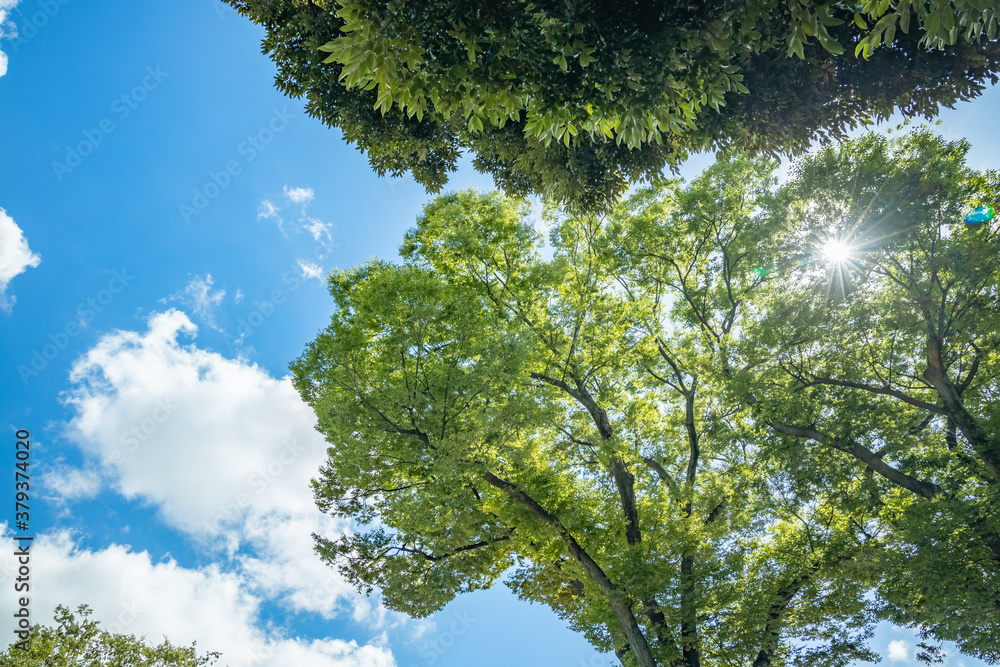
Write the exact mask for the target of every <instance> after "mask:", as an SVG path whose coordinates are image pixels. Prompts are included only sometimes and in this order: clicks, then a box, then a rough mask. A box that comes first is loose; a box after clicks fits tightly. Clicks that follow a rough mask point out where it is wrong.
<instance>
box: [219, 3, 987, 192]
mask: <svg viewBox="0 0 1000 667" xmlns="http://www.w3.org/2000/svg"><path fill="white" fill-rule="evenodd" d="M226 1H227V2H228V3H229V4H231V5H233V6H234V7H235V8H237V9H238V10H239V11H240V12H241V13H242V14H244V15H246V16H248V17H249V18H250V19H252V20H253V21H254V22H256V23H259V24H261V25H262V26H263V27H264V28H265V29H266V31H267V35H266V38H265V39H264V45H263V48H264V51H265V52H267V53H269V54H270V56H271V57H272V59H273V60H274V61H275V63H276V64H277V67H278V73H277V77H276V83H277V86H278V88H279V89H281V90H282V91H283V92H284V93H286V94H288V95H291V96H294V97H299V96H305V97H306V99H307V103H306V105H307V106H306V108H307V110H308V112H309V113H310V114H311V115H313V116H315V117H317V118H319V119H321V120H322V121H323V122H325V123H327V124H328V125H330V126H332V127H336V128H339V129H340V130H341V131H342V132H343V133H344V137H345V138H346V139H347V140H348V141H349V142H352V143H356V144H357V145H358V147H359V148H360V149H361V150H363V151H364V152H365V153H366V154H367V155H368V157H369V159H370V161H371V164H372V166H373V168H375V170H376V171H377V172H378V173H379V174H385V173H390V174H393V175H398V174H402V173H405V172H410V173H412V174H413V176H414V178H416V180H417V181H419V182H420V183H422V184H423V185H424V186H426V187H427V188H428V189H429V190H430V191H437V190H438V189H439V188H440V187H441V186H442V185H443V184H444V183H445V182H446V180H447V177H448V173H449V172H450V171H452V170H454V169H455V165H456V161H457V159H458V157H459V155H460V154H461V152H462V151H463V150H466V151H469V152H470V153H471V154H472V155H473V156H474V158H475V162H474V164H475V166H476V168H477V169H479V170H480V171H483V172H485V173H489V174H491V175H492V176H493V178H494V179H495V181H496V183H497V185H498V186H499V187H501V188H502V189H504V190H505V191H506V192H508V193H510V194H515V195H525V194H528V193H532V192H537V193H542V194H545V195H547V196H548V197H549V198H551V199H554V200H559V201H562V202H565V203H567V204H569V205H571V206H574V207H576V208H578V209H580V210H592V209H597V208H606V207H607V206H609V205H610V204H612V203H613V202H614V200H615V199H616V197H617V196H618V195H620V194H621V193H622V192H624V191H625V189H626V188H627V187H628V186H629V185H630V184H631V183H633V182H636V181H639V180H641V179H657V178H659V177H660V175H661V174H662V171H663V169H664V168H665V167H666V166H670V165H675V164H677V163H679V162H681V161H683V160H684V159H685V158H686V157H687V156H688V155H689V154H691V153H692V152H696V151H701V150H721V149H728V148H733V147H735V148H736V149H739V150H748V151H752V152H759V153H763V154H770V155H774V154H777V153H796V152H799V151H801V150H802V149H804V148H805V147H806V146H808V145H809V144H810V143H811V142H812V141H813V140H815V139H817V138H829V137H841V136H843V135H844V133H845V131H846V130H848V129H851V128H854V127H856V126H857V125H858V124H859V123H860V124H864V123H867V122H869V121H870V120H871V119H879V118H885V117H887V116H888V115H889V114H890V113H892V112H893V111H894V110H899V111H900V112H902V113H903V114H904V115H907V116H916V115H922V116H924V117H930V116H932V115H934V114H936V112H937V110H938V108H939V106H940V105H942V104H943V105H949V106H950V105H951V104H953V103H954V102H956V101H958V100H965V99H969V98H971V97H974V96H975V95H977V94H978V93H979V91H981V90H982V88H983V84H984V82H985V81H987V80H989V81H992V82H994V83H995V82H996V80H997V78H996V75H995V72H996V71H997V69H998V66H1000V46H998V44H997V42H996V41H995V38H996V36H997V35H996V31H997V11H998V9H1000V4H998V2H997V0H954V1H953V0H919V1H912V0H899V1H896V0H893V1H892V2H890V0H870V1H868V2H843V1H840V0H832V1H830V2H822V3H821V2H817V1H815V0H743V1H728V2H712V3H704V2H611V1H607V0H590V1H579V2H563V1H562V0H560V1H555V0H531V1H519V2H492V3H485V4H484V3H477V2H471V3H470V2H463V1H459V0H419V1H417V0H393V1H392V2H382V1H379V0H309V1H308V2H306V1H304V0H226ZM845 49H846V50H847V51H848V52H847V53H844V51H845Z"/></svg>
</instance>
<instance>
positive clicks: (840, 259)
mask: <svg viewBox="0 0 1000 667" xmlns="http://www.w3.org/2000/svg"><path fill="white" fill-rule="evenodd" d="M851 252H852V249H851V246H849V245H847V244H846V243H844V242H843V241H840V240H837V239H831V240H829V241H827V242H826V244H825V245H824V246H823V257H825V258H826V261H828V262H830V263H831V264H843V263H844V262H846V261H847V260H849V259H850V258H851Z"/></svg>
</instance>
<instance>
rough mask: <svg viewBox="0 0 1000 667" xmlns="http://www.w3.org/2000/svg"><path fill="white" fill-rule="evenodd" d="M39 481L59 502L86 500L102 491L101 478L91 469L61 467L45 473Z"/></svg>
mask: <svg viewBox="0 0 1000 667" xmlns="http://www.w3.org/2000/svg"><path fill="white" fill-rule="evenodd" d="M39 481H41V484H42V487H43V488H44V489H46V490H47V491H48V492H51V493H53V494H55V496H54V499H55V500H56V501H57V502H65V501H74V500H86V499H89V498H93V497H94V496H96V495H97V494H98V492H99V491H100V490H101V476H100V475H99V474H98V473H97V471H96V470H92V469H90V468H73V467H71V466H66V465H59V466H57V467H55V468H53V469H51V470H49V471H47V472H45V473H43V474H42V475H41V477H40V479H39Z"/></svg>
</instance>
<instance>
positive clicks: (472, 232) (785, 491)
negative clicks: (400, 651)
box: [292, 132, 1000, 667]
mask: <svg viewBox="0 0 1000 667" xmlns="http://www.w3.org/2000/svg"><path fill="white" fill-rule="evenodd" d="M966 148H967V147H966V146H965V145H964V144H961V143H947V142H944V141H943V140H940V139H938V138H935V137H933V136H932V135H930V134H929V133H927V132H917V133H915V134H914V135H912V136H910V137H908V138H906V139H904V140H900V141H898V142H894V143H893V142H887V141H885V140H882V139H879V138H876V137H872V136H869V137H865V138H863V139H860V140H857V141H854V142H848V143H846V144H845V145H844V146H843V147H840V148H836V147H834V148H829V149H826V150H825V151H823V152H821V153H820V154H818V155H817V156H815V157H811V158H809V159H807V160H805V161H803V162H801V163H800V167H799V169H798V171H797V172H796V174H795V176H794V178H793V179H792V181H791V182H790V183H789V184H788V185H786V186H785V187H782V188H777V187H776V182H775V179H774V176H773V172H774V169H775V167H776V165H775V164H774V163H772V162H769V161H767V160H765V159H762V158H758V159H750V158H746V157H742V156H736V157H733V158H732V159H731V160H727V161H722V162H719V163H717V164H716V165H714V166H713V167H711V168H710V169H709V170H708V171H707V172H706V173H705V174H703V175H702V176H701V177H700V178H698V179H697V180H695V181H694V182H693V183H692V184H691V185H689V186H685V185H683V184H682V183H679V182H676V181H672V182H669V183H667V184H666V185H664V186H663V187H659V188H651V189H647V190H643V191H640V192H638V193H637V194H636V195H635V196H633V197H631V198H630V199H629V200H627V201H625V202H623V203H622V204H621V205H619V206H618V207H617V208H616V209H615V210H614V212H613V213H612V214H611V215H609V216H607V217H603V218H595V217H592V216H583V217H574V216H565V215H562V214H559V213H558V212H557V211H555V210H550V211H549V213H548V216H547V220H548V224H549V225H550V228H551V234H550V240H551V247H549V248H546V247H544V246H543V244H542V242H541V238H540V236H539V234H538V233H537V232H536V231H535V228H534V226H533V225H532V223H531V221H530V218H529V216H528V211H527V209H526V205H525V204H523V203H522V202H520V201H518V200H515V199H509V198H506V197H504V196H501V195H497V194H493V195H481V194H478V193H475V192H463V193H459V194H456V195H448V196H445V197H441V198H438V199H437V200H435V201H434V202H432V203H431V204H429V205H428V206H427V208H426V209H425V211H424V214H423V215H422V216H421V218H420V219H419V220H418V224H417V227H416V229H415V230H413V231H412V232H410V233H409V234H408V235H407V237H406V241H405V242H404V244H403V246H402V256H403V263H402V264H391V263H387V262H382V261H372V262H370V263H368V264H366V265H364V266H360V267H357V268H355V269H351V270H347V271H340V272H335V273H334V274H332V275H331V277H330V282H329V284H330V290H331V293H332V295H333V297H334V300H335V302H336V305H337V310H336V312H335V314H334V316H333V320H332V322H331V325H330V326H329V328H328V329H327V330H326V331H324V332H323V333H321V334H320V335H319V337H318V338H317V339H316V340H315V341H314V342H313V343H312V344H310V345H309V346H308V347H307V349H306V351H305V353H304V354H303V356H302V357H301V358H300V359H299V360H298V361H297V362H296V363H295V364H293V367H292V368H293V371H294V373H295V377H296V383H297V387H298V389H299V391H300V392H301V394H302V396H303V398H304V399H305V400H306V401H307V402H308V403H309V404H310V405H312V406H313V408H314V409H315V411H316V414H317V417H318V420H319V428H320V430H321V431H322V432H323V433H324V434H325V435H326V437H327V440H328V441H329V443H330V448H329V450H328V454H329V459H328V462H327V464H326V465H325V466H324V468H323V469H322V470H321V472H320V476H319V478H318V479H316V480H315V481H314V491H315V496H316V500H317V503H318V505H319V506H320V508H321V509H323V510H324V511H327V512H331V513H333V514H335V515H339V516H344V517H351V518H353V519H355V520H357V522H358V526H359V529H358V530H357V531H356V532H355V533H353V534H351V535H346V536H341V537H339V538H331V537H326V536H317V549H318V550H319V552H320V554H321V555H322V556H323V557H324V558H325V559H326V560H327V561H328V562H329V563H331V564H332V565H335V566H337V567H338V568H339V569H340V570H341V571H342V572H343V573H344V574H345V575H346V576H347V577H348V578H349V579H350V580H351V581H353V582H354V583H355V584H356V585H357V586H358V587H359V589H361V590H365V591H368V592H371V591H372V590H373V589H374V588H375V587H379V588H380V589H381V590H382V592H383V596H384V599H385V602H386V604H387V605H388V606H389V607H391V608H394V609H398V610H401V611H404V612H407V613H411V614H414V615H418V616H420V615H425V614H428V613H431V612H433V611H435V610H437V609H440V608H441V607H442V606H443V605H444V604H446V603H447V602H448V601H449V600H451V599H453V598H454V596H456V595H457V594H459V593H463V592H467V591H472V590H476V589H480V588H485V587H489V586H490V585H492V584H493V583H494V582H495V581H497V580H498V579H499V578H500V577H501V576H502V575H504V573H508V577H507V579H506V583H507V584H508V585H509V586H510V587H511V588H512V589H513V590H514V591H515V592H516V593H517V594H518V595H519V596H520V597H522V598H523V599H526V600H532V601H538V602H542V603H544V604H547V605H549V606H550V607H551V608H553V609H554V610H555V611H556V612H557V613H558V614H560V616H561V617H563V618H565V619H566V620H567V621H568V622H569V624H570V625H571V627H573V628H574V629H576V630H578V631H579V632H581V633H583V634H584V635H585V636H586V637H587V638H588V639H589V640H590V641H591V642H592V643H593V644H594V645H595V646H596V647H598V648H599V649H601V650H604V651H614V652H615V653H616V654H617V655H618V657H619V658H620V660H621V662H622V664H623V665H641V666H643V667H652V666H653V665H689V666H690V665H699V664H701V665H706V666H707V665H723V664H727V665H728V664H753V665H757V666H760V665H791V664H797V665H799V664H803V665H804V664H823V665H836V664H841V665H845V664H849V663H850V662H851V661H852V660H856V659H866V658H872V657H873V655H872V654H871V652H870V650H869V649H868V647H867V644H866V640H867V638H868V637H869V636H870V633H871V628H872V624H873V623H874V621H875V620H876V619H877V618H878V617H879V615H881V617H883V618H890V619H892V620H895V621H896V622H902V623H919V624H920V625H921V627H922V629H923V631H924V632H925V634H926V636H927V637H928V638H929V639H953V640H956V641H958V642H959V643H960V644H961V646H962V647H963V650H966V651H967V652H969V653H972V654H975V655H979V656H982V657H984V658H987V659H996V658H997V657H1000V653H998V651H1000V644H998V642H997V639H996V637H997V636H1000V635H998V633H997V631H996V629H997V623H998V611H997V600H1000V595H998V593H1000V582H998V575H1000V558H998V553H997V550H996V549H997V546H998V541H997V540H996V535H997V532H998V530H997V529H998V525H997V513H996V511H995V508H996V503H997V499H998V494H997V492H996V482H997V480H996V477H995V470H993V469H992V468H991V465H992V464H991V463H990V461H991V460H992V459H991V457H992V456H993V455H994V454H992V453H991V452H994V453H995V452H996V451H997V449H996V440H995V439H991V438H993V436H992V435H988V434H991V433H993V432H995V428H994V427H993V421H994V420H995V419H996V407H995V401H993V402H991V398H992V397H995V396H996V392H997V372H998V371H1000V368H998V364H997V356H996V348H997V345H998V344H1000V330H998V328H997V326H998V322H997V315H996V309H995V306H994V304H995V301H996V290H997V276H998V275H1000V271H998V266H997V263H998V261H1000V260H998V257H1000V253H998V251H1000V242H998V235H997V231H996V223H995V222H994V223H988V224H986V225H984V226H980V227H979V228H978V229H965V228H964V225H963V224H962V221H961V213H962V209H963V207H965V206H966V205H967V204H968V203H969V202H972V203H984V202H987V201H992V202H993V203H994V205H995V204H996V203H997V202H996V201H995V199H996V193H997V192H1000V190H998V188H997V186H998V185H1000V183H998V182H997V178H996V175H995V174H987V175H983V174H977V173H976V172H973V171H971V170H969V169H968V168H966V167H965V166H964V153H965V150H966ZM837 235H839V236H840V237H842V238H841V240H843V241H844V242H845V243H846V244H848V245H849V246H850V247H851V248H853V252H852V255H851V259H850V261H849V262H848V263H845V264H840V263H833V264H831V263H828V262H827V261H826V260H825V259H823V255H822V247H823V245H824V244H825V243H826V242H827V240H828V239H829V238H831V237H832V236H837ZM935 239H936V240H935ZM928 244H929V245H928ZM925 247H931V248H932V252H931V254H930V255H926V254H921V253H922V252H924V251H923V250H921V248H925ZM934 253H939V254H934ZM803 264H804V266H803ZM897 264H899V265H901V266H903V267H906V268H904V269H897V268H895V267H896V265H897ZM934 267H936V268H934ZM935 272H936V273H935ZM905 276H908V277H905ZM934 276H937V277H934ZM896 279H899V280H903V281H904V282H906V281H907V280H908V281H909V283H906V284H908V285H910V286H909V287H906V288H901V287H900V286H899V285H898V284H897V282H896ZM936 280H941V281H944V282H943V283H942V284H947V285H949V286H948V287H947V288H946V289H945V290H944V291H945V292H946V293H947V298H951V299H957V301H956V302H955V304H956V305H955V306H954V308H952V305H951V302H947V299H946V302H944V306H942V309H943V310H942V309H939V308H937V304H938V302H937V301H933V299H936V298H938V297H939V296H941V294H939V293H935V294H936V296H933V297H932V301H933V303H934V304H935V305H934V306H933V307H931V306H929V305H926V304H925V305H924V306H923V307H924V308H931V310H929V311H927V312H928V313H930V315H927V316H926V317H925V313H924V311H922V310H921V309H920V308H921V306H920V304H921V303H924V302H925V301H926V298H925V296H926V295H923V292H921V290H931V291H932V292H933V289H940V288H939V287H933V285H936V284H937V283H935V282H934V281H936ZM838 290H839V291H838ZM907 290H911V291H907ZM942 312H943V313H945V315H942V314H941V313H942ZM948 313H951V315H948ZM921 318H923V319H921ZM942 318H943V319H942ZM928 323H930V324H933V325H934V326H939V327H944V328H943V329H939V330H936V331H937V333H936V334H932V333H930V329H929V328H928V326H929V324H928ZM959 329H960V330H961V332H960V333H957V330H959ZM934 336H938V337H939V338H940V339H941V346H940V355H941V356H940V358H941V363H940V364H939V365H935V364H936V363H937V362H936V361H934V359H937V358H938V357H933V358H932V357H928V356H927V350H928V349H929V347H928V343H927V341H928V340H929V338H933V337H934ZM904 340H905V341H907V342H906V343H905V344H904ZM869 348H871V349H870V350H869ZM935 349H936V348H935ZM876 352H877V353H878V354H882V355H883V356H882V357H871V356H870V355H872V354H876ZM884 355H889V356H884ZM977 355H978V356H977ZM904 357H905V359H906V360H905V361H903V359H904ZM977 359H978V361H977ZM879 364H888V365H889V366H890V367H891V368H892V370H891V371H889V370H887V369H885V368H883V367H882V366H880V365H879ZM925 368H927V369H930V370H927V371H926V373H925V371H924V369H925ZM872 374H874V375H872ZM879 374H881V375H879ZM821 378H822V379H821ZM915 378H923V380H918V379H915ZM921 381H922V382H923V383H924V384H923V385H919V384H912V383H919V382H921ZM948 383H950V384H948ZM947 386H951V387H952V390H954V391H952V390H943V391H945V392H946V393H945V394H944V396H950V398H944V397H943V395H942V394H940V393H938V388H937V387H947ZM949 391H951V392H952V393H950V394H949V393H947V392H949ZM954 393H958V394H959V395H958V397H957V399H956V398H955V396H954ZM949 401H950V402H949ZM956 401H957V403H956ZM952 422H954V424H952ZM977 429H978V430H977ZM984 434H986V435H984ZM983 438H985V440H984V439H983ZM872 590H874V591H877V592H878V596H877V597H876V598H875V599H869V598H867V597H866V596H865V594H864V593H865V591H872ZM934 650H935V647H934V646H933V645H930V644H929V645H928V647H927V657H929V658H930V657H933V653H934Z"/></svg>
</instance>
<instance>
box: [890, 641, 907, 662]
mask: <svg viewBox="0 0 1000 667" xmlns="http://www.w3.org/2000/svg"><path fill="white" fill-rule="evenodd" d="M912 655H913V645H912V644H911V643H910V642H907V641H903V640H902V639H893V640H892V641H891V642H889V660H890V662H908V661H909V660H910V657H911V656H912Z"/></svg>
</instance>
